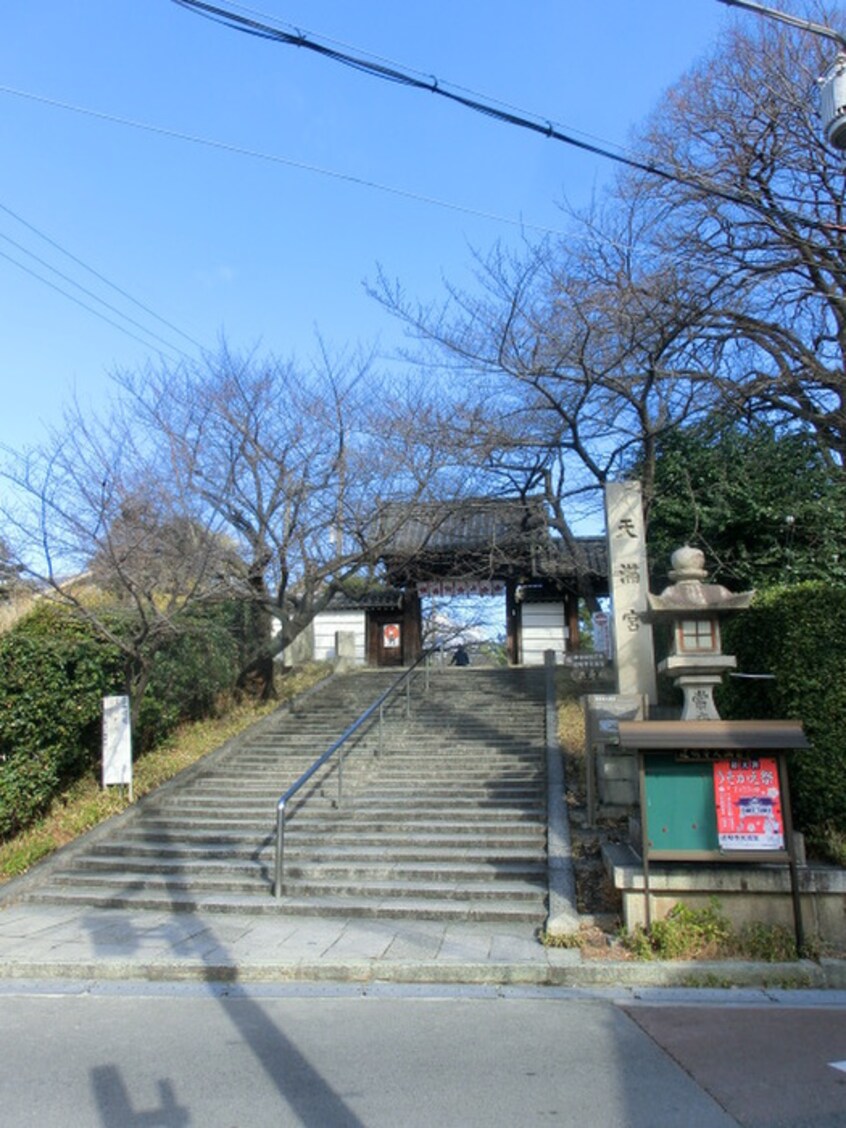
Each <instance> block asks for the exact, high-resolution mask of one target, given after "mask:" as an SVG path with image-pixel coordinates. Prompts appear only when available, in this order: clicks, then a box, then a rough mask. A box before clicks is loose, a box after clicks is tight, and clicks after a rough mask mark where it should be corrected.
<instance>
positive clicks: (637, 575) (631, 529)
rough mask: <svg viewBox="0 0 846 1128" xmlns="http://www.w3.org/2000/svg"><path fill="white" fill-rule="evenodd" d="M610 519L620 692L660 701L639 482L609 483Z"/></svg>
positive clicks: (608, 531) (607, 509) (608, 534)
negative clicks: (648, 612)
mask: <svg viewBox="0 0 846 1128" xmlns="http://www.w3.org/2000/svg"><path fill="white" fill-rule="evenodd" d="M605 523H606V526H605V527H606V537H607V539H608V569H609V580H610V589H611V604H612V613H613V642H614V667H615V670H616V675H617V692H618V693H621V694H626V695H631V694H634V695H635V696H638V695H641V694H642V695H645V696H646V697H647V699H648V700H649V702H650V703H651V704H655V701H656V699H657V692H656V676H655V652H654V648H653V645H652V627H651V626H650V625H649V624H648V623H646V622H644V619H643V615H644V613H645V612H646V610H647V607H648V602H647V597H648V593H649V574H648V570H647V563H646V531H645V528H644V523H643V503H642V499H641V489H640V482H609V483H607V484H606V486H605Z"/></svg>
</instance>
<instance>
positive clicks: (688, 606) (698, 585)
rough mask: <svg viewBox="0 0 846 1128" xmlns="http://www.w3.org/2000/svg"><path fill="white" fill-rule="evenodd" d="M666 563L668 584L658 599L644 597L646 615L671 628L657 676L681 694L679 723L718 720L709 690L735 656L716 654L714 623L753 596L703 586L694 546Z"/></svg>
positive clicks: (734, 662)
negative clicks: (669, 567)
mask: <svg viewBox="0 0 846 1128" xmlns="http://www.w3.org/2000/svg"><path fill="white" fill-rule="evenodd" d="M671 560H672V565H673V568H672V571H671V572H670V579H671V580H673V583H672V584H671V585H670V586H669V587H667V588H665V589H664V591H662V592H661V594H660V595H651V594H650V595H649V596H648V599H649V611H648V612H647V616H646V617H647V618H649V619H650V620H653V621H660V620H664V621H666V620H669V621H670V624H671V626H672V636H673V641H672V646H671V650H670V653H669V655H668V656H667V657H666V658H665V659H664V661H663V662H660V663H659V664H658V672H659V673H661V674H666V675H667V676H668V677H670V678H672V679H673V681H674V682H675V684H676V685H677V686H679V688H680V689H681V691H682V693H683V694H684V706H683V708H682V717H681V719H682V720H683V721H718V720H719V719H720V715H719V713H718V712H717V706H716V705H715V703H714V688H715V686H717V685H719V684H720V681H721V680H722V676H723V674H724V673H725V671H726V670H731V669H734V667H735V666H736V665H737V659H736V658H734V657H733V656H732V655H731V654H723V652H722V648H721V640H720V619H721V618H722V616H723V615H727V614H730V613H732V612H734V611H743V610H745V609H746V608H747V607H748V606H749V604H750V603H751V601H752V596H753V595H754V594H755V593H754V592H752V591H746V592H741V593H739V594H734V593H733V592H730V591H729V590H728V589H727V588H724V587H723V586H722V585H721V584H706V583H705V582H704V580H705V578H706V576H707V572H706V571H705V568H704V564H705V555H704V553H703V552H701V551H700V550H699V549H698V548H691V547H690V546H689V545H685V546H684V547H683V548H679V549H677V550H676V551H675V552H674V553H673V555H672V558H671Z"/></svg>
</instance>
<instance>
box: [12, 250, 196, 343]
mask: <svg viewBox="0 0 846 1128" xmlns="http://www.w3.org/2000/svg"><path fill="white" fill-rule="evenodd" d="M0 258H4V259H6V260H7V262H10V263H11V264H12V265H13V266H16V267H17V268H18V270H23V271H24V273H26V274H29V275H31V276H32V277H33V278H36V279H37V280H38V281H39V282H42V283H43V284H44V285H45V286H49V287H50V289H51V290H55V291H56V293H58V294H61V295H62V297H64V298H67V299H68V300H69V301H72V302H75V303H76V304H77V305H78V306H82V308H83V309H85V310H87V311H88V312H89V313H93V315H94V316H95V317H99V318H100V320H101V321H105V322H106V323H107V324H108V325H111V326H112V327H113V328H115V329H117V330H119V332H121V333H123V334H125V335H126V336H127V337H131V338H132V339H133V340H134V341H138V342H139V344H142V345H144V347H145V348H149V347H150V342H149V341H145V340H144V339H143V338H141V337H139V336H138V334H137V333H133V332H131V330H129V329H127V328H126V327H125V326H124V325H121V324H119V323H118V322H117V321H113V320H112V319H111V318H110V317H107V316H106V315H105V314H104V313H101V312H100V310H98V309H95V308H94V307H93V306H90V305H88V303H87V302H84V301H82V300H81V299H80V298H78V297H76V296H75V295H74V294H69V293H68V292H67V290H63V289H62V287H61V286H57V285H56V283H55V282H51V281H50V279H49V278H44V277H43V275H41V274H39V273H38V271H36V270H32V269H31V268H30V267H28V266H25V265H24V264H23V263H22V262H18V260H17V259H15V258H12V256H11V255H7V254H6V252H5V251H0ZM98 300H99V299H98ZM121 316H123V315H121ZM145 332H146V330H145ZM169 347H171V346H169ZM182 355H183V356H185V355H186V354H185V353H182ZM171 359H173V358H171Z"/></svg>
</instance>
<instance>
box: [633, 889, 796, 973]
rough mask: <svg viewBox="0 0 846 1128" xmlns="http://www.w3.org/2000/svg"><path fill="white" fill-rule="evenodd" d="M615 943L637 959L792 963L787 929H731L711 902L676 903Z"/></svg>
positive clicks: (793, 957)
mask: <svg viewBox="0 0 846 1128" xmlns="http://www.w3.org/2000/svg"><path fill="white" fill-rule="evenodd" d="M620 940H621V942H622V944H623V946H624V947H625V948H626V950H627V951H629V952H630V953H631V955H632V957H633V958H634V959H638V960H724V959H732V958H736V959H746V960H756V961H759V962H763V963H790V962H792V961H794V960H796V959H797V958H798V954H797V951H796V940H795V938H794V936H793V933H792V932H791V931H790V930H789V929H787V928H785V927H784V926H783V925H780V924H762V923H760V922H756V923H753V924H746V925H743V926H742V927H741V928H735V927H734V926H733V925H732V924H731V923H730V922H729V920H728V919H727V917H725V916H724V915H723V914H722V912H721V911H720V903H719V901H718V900H717V898H716V897H712V898H711V901H710V903H709V904H708V906H707V907H705V908H691V907H690V906H688V905H685V904H683V903H682V902H679V903H678V904H677V905H674V906H673V908H672V909H670V911H669V913H668V914H667V916H666V917H665V918H664V919H663V920H656V921H653V922H652V925H651V927H650V928H648V929H645V928H641V927H640V926H638V927H637V928H636V929H635V930H634V931H633V932H629V933H623V934H621V936H620ZM803 954H805V955H809V953H803Z"/></svg>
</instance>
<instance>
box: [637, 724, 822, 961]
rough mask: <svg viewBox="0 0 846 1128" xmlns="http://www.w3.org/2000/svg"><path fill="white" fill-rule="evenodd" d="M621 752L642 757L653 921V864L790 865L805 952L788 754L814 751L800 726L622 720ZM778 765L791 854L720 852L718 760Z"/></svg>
mask: <svg viewBox="0 0 846 1128" xmlns="http://www.w3.org/2000/svg"><path fill="white" fill-rule="evenodd" d="M618 728H619V739H620V747H621V748H628V749H632V750H634V751H635V752H636V753H637V764H638V784H639V790H640V812H641V831H642V858H643V876H644V897H645V901H646V922H647V926H648V925H649V923H650V919H651V911H650V885H649V867H650V863H651V862H675V861H684V862H721V863H722V862H729V863H735V862H745V863H747V864H749V863H757V864H762V863H786V864H787V866H788V867H789V870H790V886H791V895H792V899H793V913H794V922H795V926H796V944H797V948H798V949H799V950H800V951H801V950H802V948H803V947H804V935H803V929H802V916H801V906H800V903H799V893H798V873H797V864H796V851H795V844H794V835H793V823H792V818H791V813H790V789H789V783H788V778H787V753H788V752H790V751H794V750H799V749H806V748H808V742H807V739H806V738H805V734H804V732H803V731H802V726H801V724H800V723H799V722H798V721H620V723H619V726H618ZM762 756H766V757H767V758H772V759H774V760H775V762H776V764H777V769H778V785H779V793H780V800H781V813H782V819H783V827H784V848H783V849H762V850H757V849H756V850H727V849H723V848H721V847H720V845H719V839H718V833H717V814H716V802H715V796H714V773H713V765H714V762H715V761H722V760H734V759H737V760H752V759H760V758H761V757H762Z"/></svg>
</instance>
